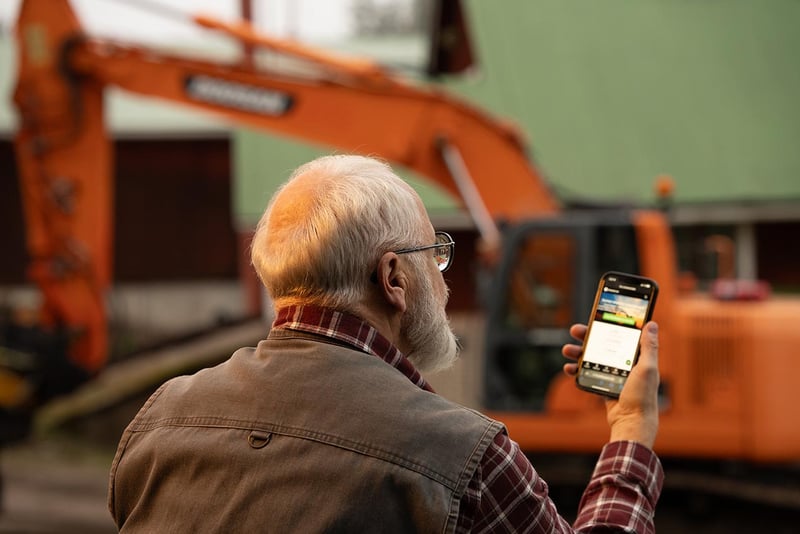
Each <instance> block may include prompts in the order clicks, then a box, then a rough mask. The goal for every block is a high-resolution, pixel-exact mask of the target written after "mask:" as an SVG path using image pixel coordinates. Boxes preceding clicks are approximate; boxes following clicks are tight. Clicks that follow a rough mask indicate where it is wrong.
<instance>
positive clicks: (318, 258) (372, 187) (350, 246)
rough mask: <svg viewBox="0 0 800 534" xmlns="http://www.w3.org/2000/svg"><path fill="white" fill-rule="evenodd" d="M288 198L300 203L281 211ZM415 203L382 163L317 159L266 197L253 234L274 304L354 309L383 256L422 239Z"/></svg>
mask: <svg viewBox="0 0 800 534" xmlns="http://www.w3.org/2000/svg"><path fill="white" fill-rule="evenodd" d="M309 183H310V184H313V187H305V186H306V185H308V184H309ZM298 193H299V194H301V195H302V201H300V202H298V198H297V197H298ZM287 202H291V203H292V205H295V207H296V208H297V209H286V208H287V206H286V205H285V204H286V203H287ZM418 202H419V201H418V197H417V195H416V193H415V192H414V191H413V189H411V187H410V186H408V184H406V183H405V182H404V181H403V180H402V179H400V178H399V177H398V176H397V175H396V174H394V172H392V169H391V167H389V165H387V164H386V163H384V162H382V161H379V160H376V159H373V158H368V157H364V156H354V155H334V156H324V157H321V158H318V159H315V160H313V161H311V162H309V163H306V164H305V165H302V166H301V167H299V168H298V169H297V170H295V171H294V173H293V174H292V176H291V177H290V178H289V180H288V181H287V182H286V183H285V184H284V185H283V186H282V187H281V188H280V189H279V190H278V191H277V192H276V193H275V195H274V196H273V198H272V200H271V201H270V204H269V206H268V207H267V209H266V211H265V212H264V215H263V216H262V217H261V220H260V221H259V223H258V226H257V228H256V232H255V235H254V237H253V242H252V246H251V259H252V263H253V266H254V267H255V270H256V272H257V273H258V276H259V277H260V278H261V281H262V282H263V284H264V286H265V287H266V288H267V291H268V292H269V294H270V296H271V297H272V300H273V301H274V302H275V303H276V304H279V305H287V304H295V303H313V304H318V305H321V306H329V307H334V308H338V309H345V310H348V309H352V307H353V306H354V305H356V304H358V303H359V302H360V301H362V300H363V298H364V297H365V296H366V291H367V289H368V288H369V285H370V275H371V274H372V272H373V271H374V270H375V268H376V266H377V263H378V260H379V259H380V257H381V255H382V254H384V253H385V252H387V251H389V250H396V249H399V248H403V247H408V246H414V245H418V244H419V238H420V233H421V231H422V228H423V227H422V223H423V221H422V215H421V212H420V207H419V204H418Z"/></svg>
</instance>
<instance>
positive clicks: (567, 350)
mask: <svg viewBox="0 0 800 534" xmlns="http://www.w3.org/2000/svg"><path fill="white" fill-rule="evenodd" d="M582 350H583V348H582V347H581V346H580V345H571V344H570V345H564V346H563V347H561V354H563V355H564V356H565V357H566V358H569V359H571V360H577V359H578V358H580V356H581V351H582Z"/></svg>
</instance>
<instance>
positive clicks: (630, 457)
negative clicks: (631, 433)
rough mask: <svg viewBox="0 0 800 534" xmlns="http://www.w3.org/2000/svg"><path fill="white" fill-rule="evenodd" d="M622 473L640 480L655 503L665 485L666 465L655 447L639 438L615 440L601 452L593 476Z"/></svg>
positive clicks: (647, 495) (625, 477)
mask: <svg viewBox="0 0 800 534" xmlns="http://www.w3.org/2000/svg"><path fill="white" fill-rule="evenodd" d="M607 475H614V476H620V477H623V478H624V479H626V480H628V481H630V482H632V483H634V484H636V485H637V486H639V487H640V488H641V490H642V493H643V494H644V497H645V498H646V499H647V500H648V501H649V502H650V504H651V506H653V507H655V505H656V503H657V502H658V498H659V496H660V495H661V488H662V486H663V485H664V469H663V467H662V466H661V461H660V460H659V459H658V456H656V453H655V452H653V450H652V449H650V448H649V447H646V446H644V445H642V444H641V443H637V442H635V441H612V442H611V443H607V444H606V445H605V447H603V450H602V451H601V452H600V458H599V459H598V460H597V465H595V468H594V474H593V475H592V478H593V479H596V478H598V477H603V476H607Z"/></svg>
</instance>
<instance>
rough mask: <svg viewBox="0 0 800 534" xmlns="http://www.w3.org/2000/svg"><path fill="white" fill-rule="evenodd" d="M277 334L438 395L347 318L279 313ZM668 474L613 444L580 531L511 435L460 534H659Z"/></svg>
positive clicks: (590, 490) (479, 486) (470, 493)
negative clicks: (317, 340)
mask: <svg viewBox="0 0 800 534" xmlns="http://www.w3.org/2000/svg"><path fill="white" fill-rule="evenodd" d="M272 328H273V329H275V328H286V329H290V330H298V331H302V332H308V333H312V334H318V335H321V336H325V337H329V338H332V339H335V340H337V341H339V342H343V343H346V344H348V345H350V346H352V347H353V348H355V349H358V350H360V351H363V352H365V353H368V354H372V355H373V356H376V357H378V358H381V359H382V360H384V361H385V362H386V363H388V364H389V365H391V366H393V367H395V368H397V369H398V370H399V371H400V372H401V373H403V374H404V375H405V376H406V377H408V379H409V380H411V382H413V383H414V384H416V385H417V386H418V387H420V388H422V389H424V390H426V391H431V392H432V391H433V389H432V388H431V387H430V385H429V384H428V383H427V382H426V381H425V379H424V378H422V376H421V375H420V374H419V372H418V371H417V370H416V369H415V368H414V366H413V365H412V364H411V362H410V361H409V360H408V359H407V358H406V357H405V356H404V355H403V354H402V353H401V352H400V351H399V350H398V349H397V347H395V346H394V345H392V344H391V342H389V340H388V339H386V338H385V337H383V336H382V335H381V334H380V333H378V331H377V330H375V329H374V328H373V327H371V326H370V325H369V324H367V323H366V322H364V321H362V320H361V319H359V318H357V317H354V316H352V315H348V314H346V313H342V312H338V311H334V310H331V309H327V308H320V307H316V306H289V307H286V308H282V309H281V310H279V311H278V313H277V315H276V318H275V322H274V323H273V325H272ZM663 479H664V473H663V470H662V468H661V463H660V462H659V460H658V458H657V457H656V455H655V453H653V451H651V450H650V449H648V448H647V447H644V446H643V445H640V444H637V443H634V442H628V441H618V442H613V443H609V444H607V445H606V446H605V447H604V448H603V450H602V452H601V454H600V458H599V460H598V461H597V465H596V466H595V470H594V474H593V475H592V478H591V481H590V482H589V485H588V486H587V488H586V491H585V492H584V494H583V498H582V499H581V503H580V509H579V513H578V518H577V520H576V521H575V524H574V526H570V525H569V524H568V523H567V522H566V520H564V519H563V518H562V517H561V516H559V515H558V512H557V511H556V506H555V504H554V503H553V501H552V500H550V498H549V496H548V487H547V484H546V483H545V481H544V480H542V479H541V478H540V477H539V475H538V474H537V472H536V470H535V469H534V468H533V466H532V465H531V464H530V462H529V461H528V459H527V458H526V457H525V455H524V454H523V453H522V451H520V449H519V446H518V445H517V444H516V443H515V442H514V441H512V440H511V439H510V438H509V437H508V435H507V434H506V433H505V432H504V431H503V432H500V433H498V434H497V436H495V438H494V441H493V443H492V444H491V445H490V446H489V448H488V449H487V450H486V453H485V454H484V456H483V459H482V461H481V463H480V466H479V467H478V469H477V471H476V472H475V475H474V476H473V478H472V480H471V481H470V483H469V485H468V487H467V490H466V492H465V494H464V496H463V497H462V499H461V506H460V509H459V517H458V525H457V528H456V532H510V533H523V532H541V533H545V532H547V533H554V532H608V531H609V530H614V531H617V532H631V533H633V532H636V533H640V534H641V533H655V527H654V525H653V516H654V513H655V506H656V502H657V501H658V497H659V494H660V493H661V486H662V483H663Z"/></svg>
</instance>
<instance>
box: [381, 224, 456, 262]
mask: <svg viewBox="0 0 800 534" xmlns="http://www.w3.org/2000/svg"><path fill="white" fill-rule="evenodd" d="M455 246H456V242H455V241H453V238H452V237H450V234H448V233H447V232H436V243H434V244H433V245H425V246H422V247H413V248H404V249H400V250H395V251H393V252H394V253H395V254H409V253H411V252H419V251H420V250H430V249H434V251H433V258H434V259H435V260H436V265H437V266H438V267H439V271H441V272H445V271H446V270H447V269H449V268H450V264H451V263H453V251H454V250H455Z"/></svg>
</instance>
